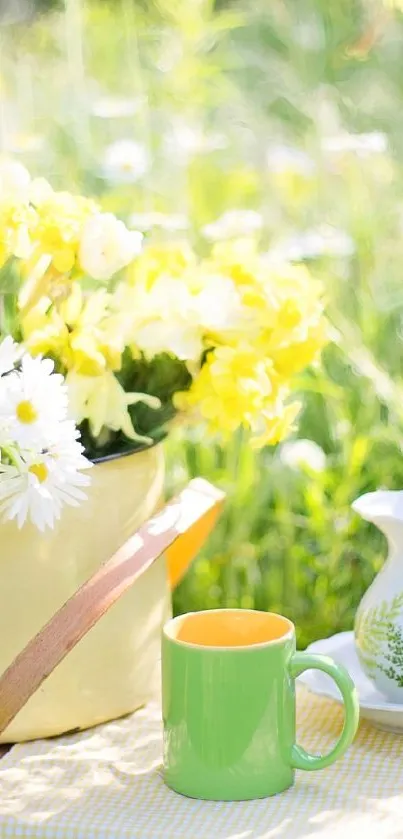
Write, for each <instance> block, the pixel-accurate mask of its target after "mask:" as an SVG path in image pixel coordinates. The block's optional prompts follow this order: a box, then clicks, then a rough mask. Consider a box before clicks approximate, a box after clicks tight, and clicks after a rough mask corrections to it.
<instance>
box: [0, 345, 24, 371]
mask: <svg viewBox="0 0 403 839" xmlns="http://www.w3.org/2000/svg"><path fill="white" fill-rule="evenodd" d="M21 356H22V349H21V347H20V346H19V345H18V344H16V343H15V342H14V341H13V339H12V338H11V336H10V335H8V336H7V338H4V340H3V341H2V342H1V344H0V376H3V375H4V373H9V372H10V370H13V369H14V367H15V365H16V363H17V361H19V359H20V358H21Z"/></svg>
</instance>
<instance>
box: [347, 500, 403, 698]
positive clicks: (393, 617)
mask: <svg viewBox="0 0 403 839" xmlns="http://www.w3.org/2000/svg"><path fill="white" fill-rule="evenodd" d="M352 506H353V509H354V510H355V511H356V512H357V513H358V514H359V515H360V516H361V517H362V518H363V519H365V520H366V521H369V522H372V524H374V525H375V526H376V527H378V528H379V530H380V531H382V533H384V535H385V536H386V538H387V540H388V546H389V552H388V558H387V560H386V562H385V565H384V566H383V568H382V570H381V571H380V572H379V574H378V575H377V577H376V578H375V580H374V581H373V583H372V585H371V586H370V588H369V589H368V591H367V592H366V594H365V595H364V597H363V599H362V601H361V603H360V605H359V607H358V610H357V615H356V621H355V628H354V633H355V643H356V648H357V653H358V657H359V659H360V663H361V666H362V668H363V670H364V672H365V673H366V675H367V676H368V677H369V678H370V679H371V680H372V682H374V683H375V685H376V687H377V688H378V690H380V691H381V692H382V693H383V694H384V696H385V697H386V698H387V699H389V701H391V702H395V703H403V491H399V492H397V491H388V490H379V491H378V492H370V493H367V494H366V495H363V496H361V498H358V499H357V501H355V502H354V503H353V505H352Z"/></svg>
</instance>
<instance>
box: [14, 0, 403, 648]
mask: <svg viewBox="0 0 403 839" xmlns="http://www.w3.org/2000/svg"><path fill="white" fill-rule="evenodd" d="M64 6H65V9H64V12H63V13H62V14H60V15H59V14H51V15H49V16H46V15H43V16H41V17H40V18H39V19H38V20H37V21H36V23H34V24H32V25H31V26H29V27H28V26H26V27H24V26H17V25H15V26H11V25H10V26H9V27H7V28H6V29H5V30H4V31H2V32H1V33H0V47H1V50H2V53H1V54H2V66H1V70H0V73H1V97H2V100H1V106H2V107H1V115H2V116H1V122H0V127H1V135H0V136H1V141H2V146H3V148H4V149H5V150H6V151H7V152H11V153H14V154H17V155H20V157H21V160H23V161H24V162H25V163H26V165H28V166H29V167H30V168H31V169H32V170H33V171H35V172H36V173H37V174H41V175H45V176H46V177H49V179H51V180H52V181H53V182H55V183H56V184H59V185H63V186H64V187H66V186H67V187H68V188H70V189H75V188H77V189H80V190H85V191H86V192H89V193H92V194H95V195H97V196H98V199H99V200H100V202H101V203H102V204H103V206H104V207H105V208H107V209H111V210H113V211H116V212H118V213H119V214H120V215H121V216H122V217H124V218H128V217H129V216H130V214H131V213H144V212H149V211H151V210H153V211H155V210H157V211H159V212H162V213H164V214H167V216H168V217H169V216H171V215H172V214H173V213H181V214H183V215H185V216H186V217H187V218H188V219H189V224H190V229H189V236H190V237H191V239H192V240H193V241H194V243H195V244H196V245H197V246H198V247H199V248H201V249H203V247H205V242H204V239H203V237H202V236H201V234H200V229H201V228H202V226H203V225H204V224H206V223H208V222H210V221H212V220H214V219H215V218H216V217H217V216H219V215H220V214H221V213H222V212H224V211H226V210H228V209H234V208H235V209H245V208H252V209H255V210H257V211H258V212H260V213H261V214H262V217H263V222H264V224H263V230H262V234H261V237H260V244H261V246H262V248H265V249H273V248H279V247H280V248H281V247H282V248H284V247H285V245H284V240H287V242H288V245H287V246H288V247H290V237H291V239H292V242H293V248H294V252H295V248H296V247H297V249H298V248H299V249H300V253H299V257H298V258H299V259H302V260H305V261H307V263H308V264H309V266H310V268H311V270H312V272H313V273H315V274H317V276H318V277H320V278H321V279H322V281H324V283H325V285H326V293H327V301H328V312H329V318H330V321H331V323H332V327H333V337H334V343H333V345H332V346H331V347H329V349H328V350H327V351H326V353H325V356H324V360H323V365H322V367H321V368H320V369H315V370H313V371H310V372H309V373H307V374H306V375H305V376H304V377H302V378H301V380H300V381H299V383H298V388H299V392H300V398H301V403H302V411H301V420H300V425H299V431H298V436H299V437H300V438H308V439H309V440H312V441H314V442H315V443H317V444H318V445H319V446H320V447H321V448H322V450H323V452H324V454H325V460H324V462H323V464H322V467H323V468H322V467H321V468H319V469H318V468H317V466H316V467H315V465H314V464H309V458H308V462H305V464H302V465H301V464H294V465H290V464H289V462H287V458H286V457H285V455H284V449H281V448H280V449H279V450H277V451H270V450H265V451H263V452H261V453H258V454H257V453H255V452H253V451H252V450H251V448H250V446H249V445H248V441H247V439H240V438H237V439H235V440H233V441H231V442H230V443H229V444H226V445H225V446H223V445H219V442H218V441H214V440H211V439H208V438H206V435H205V433H204V431H203V430H199V429H196V428H195V429H192V430H191V431H190V432H189V433H187V434H186V433H185V432H183V431H181V430H176V431H175V432H174V433H173V434H172V438H171V440H170V442H169V444H168V446H167V455H168V489H169V491H171V490H172V491H173V490H174V489H175V488H176V487H177V486H179V485H181V484H182V483H183V481H184V480H186V479H187V478H188V476H191V475H195V474H202V475H204V476H205V477H207V478H209V479H210V480H212V481H214V482H217V483H219V484H220V485H222V486H223V487H224V488H225V489H226V491H227V493H228V502H227V506H226V511H225V513H224V515H223V517H222V519H221V521H220V523H219V525H218V527H217V529H216V531H215V532H214V534H213V535H212V537H211V539H210V541H209V544H208V545H207V546H206V547H205V548H204V549H203V551H202V553H201V555H200V557H199V559H198V560H197V561H196V562H195V564H194V567H193V568H192V570H191V572H190V573H189V575H188V577H187V579H186V580H185V581H184V582H183V583H182V585H181V587H180V589H179V590H178V592H177V593H176V596H175V606H176V608H177V609H178V610H183V609H194V608H202V607H215V606H219V605H227V606H228V605H242V606H245V607H251V606H256V607H258V608H270V609H275V610H280V611H284V612H285V613H286V614H287V615H289V616H290V617H292V618H293V619H294V620H295V621H296V623H297V625H298V628H299V643H300V644H301V645H302V646H303V645H305V644H306V643H308V642H309V641H311V640H312V639H314V638H317V637H321V636H322V637H323V636H325V635H329V634H331V633H333V632H336V631H339V630H341V629H345V628H349V627H351V626H352V623H353V618H354V611H355V608H356V606H357V604H358V602H359V600H360V598H361V596H362V594H363V592H364V591H365V589H366V588H367V586H368V585H369V583H370V582H371V580H372V578H373V575H374V573H375V572H376V571H377V570H378V569H379V568H380V566H381V564H382V561H383V556H384V554H385V545H384V543H383V540H382V537H381V536H380V535H379V534H378V533H377V532H375V530H374V529H373V528H371V527H370V526H367V525H364V524H363V523H362V522H360V521H359V520H358V519H357V517H356V516H354V515H353V514H352V512H351V509H350V505H351V502H352V501H353V499H354V498H356V497H357V496H358V495H359V494H360V493H362V492H365V491H367V490H372V489H375V488H376V487H378V486H384V487H390V488H399V487H401V486H402V485H403V458H402V451H401V439H402V424H403V422H402V421H403V384H402V363H401V358H402V352H401V347H402V312H403V279H402V268H401V266H402V264H403V241H402V227H403V203H402V194H403V130H402V129H403V124H402V123H403V107H402V104H403V76H402V74H401V72H400V65H401V60H400V56H401V50H402V45H403V18H402V14H401V12H400V11H399V9H395V10H391V9H390V8H387V7H386V6H384V5H383V3H382V2H381V0H372V2H371V3H367V2H364V0H362V2H360V1H359V0H354V2H351V0H349V1H348V2H347V0H338V2H337V3H329V2H326V0H299V2H298V3H295V2H294V0H271V2H270V3H267V0H255V2H254V3H253V4H251V3H250V2H247V0H239V2H236V0H234V2H229V3H224V2H220V3H216V4H214V3H213V2H212V0H192V2H189V0H154V2H153V3H150V4H149V3H145V2H144V3H133V2H132V0H116V2H114V3H113V4H111V3H106V2H104V3H102V2H99V3H97V2H80V0H65V3H64ZM108 103H109V104H108ZM119 103H120V104H119ZM124 103H126V105H125V104H124ZM130 103H131V105H130ZM108 108H109V114H108ZM119 108H120V110H119ZM119 114H120V115H119ZM122 139H130V140H134V141H135V142H136V143H138V144H140V145H141V147H142V148H145V149H146V150H147V154H148V155H149V159H150V167H149V169H148V171H147V172H146V173H145V174H144V175H143V176H141V177H140V176H139V177H133V178H132V179H129V180H127V182H126V183H122V182H120V181H119V178H117V179H115V180H114V179H113V178H112V179H111V178H110V177H109V178H108V177H105V173H104V171H103V155H104V152H105V149H106V148H107V147H108V146H110V144H113V143H114V142H115V141H117V140H122ZM290 147H291V149H290ZM279 149H280V152H279ZM285 160H286V161H288V162H286V163H284V161H285ZM279 161H280V162H279ZM281 161H283V162H282V163H281ZM324 224H325V225H328V226H330V229H331V230H332V231H333V234H334V233H335V232H336V234H337V235H338V237H339V238H338V240H337V235H336V240H337V242H338V244H337V242H336V244H334V242H333V245H332V246H330V245H329V242H328V240H327V239H326V235H327V234H326V235H325V233H324V229H323V225H324ZM326 229H327V230H328V229H329V228H326ZM307 231H310V238H309V243H310V244H309V247H308V246H307V238H306V232H307ZM312 231H316V233H315V235H316V238H315V236H313V237H312ZM152 235H153V236H154V237H157V238H158V237H159V238H160V239H162V240H166V239H167V238H172V235H176V236H177V237H178V236H179V235H183V234H172V233H171V232H168V231H166V230H164V229H163V228H160V229H159V230H158V231H157V232H154V233H153V234H152ZM302 236H304V237H305V238H301V237H302ZM343 237H344V238H343ZM318 242H319V245H318ZM343 243H344V244H343ZM346 243H347V245H346ZM295 258H297V257H295Z"/></svg>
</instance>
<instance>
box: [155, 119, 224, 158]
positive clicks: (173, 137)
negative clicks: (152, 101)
mask: <svg viewBox="0 0 403 839" xmlns="http://www.w3.org/2000/svg"><path fill="white" fill-rule="evenodd" d="M227 145H228V142H227V139H226V137H225V136H224V134H220V133H218V132H216V133H211V134H206V133H205V132H204V131H203V129H202V128H201V126H193V125H189V124H188V123H186V122H183V121H182V120H177V121H176V122H175V123H174V124H173V126H172V127H171V130H170V132H169V133H168V134H167V136H166V137H165V139H164V151H165V154H166V156H167V157H168V158H174V159H175V160H177V159H178V157H179V159H180V160H182V161H184V162H186V161H187V160H189V159H190V158H191V157H192V156H193V155H196V154H201V153H206V152H207V153H208V152H212V151H216V150H219V149H225V148H226V147H227Z"/></svg>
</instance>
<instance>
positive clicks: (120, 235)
mask: <svg viewBox="0 0 403 839" xmlns="http://www.w3.org/2000/svg"><path fill="white" fill-rule="evenodd" d="M142 240H143V235H142V233H139V232H138V231H137V230H128V229H127V227H126V226H125V224H124V223H123V221H119V219H117V218H116V217H115V216H114V215H112V213H96V214H95V215H93V216H91V217H90V218H89V219H88V220H87V222H86V224H85V225H84V229H83V232H82V236H81V242H80V248H79V260H80V264H81V267H82V268H83V270H84V271H85V272H86V273H87V274H89V275H90V276H91V277H94V279H96V280H107V279H109V277H111V276H112V275H113V274H116V272H117V271H120V270H121V269H122V268H124V267H125V265H128V263H129V262H131V261H132V259H134V257H135V256H137V255H138V254H139V253H140V250H141V243H142Z"/></svg>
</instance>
